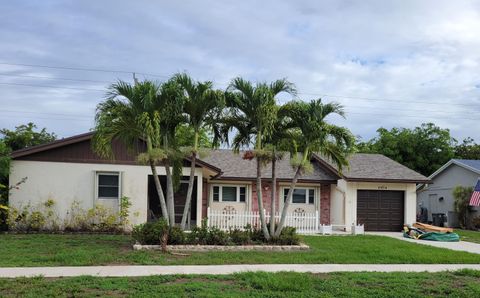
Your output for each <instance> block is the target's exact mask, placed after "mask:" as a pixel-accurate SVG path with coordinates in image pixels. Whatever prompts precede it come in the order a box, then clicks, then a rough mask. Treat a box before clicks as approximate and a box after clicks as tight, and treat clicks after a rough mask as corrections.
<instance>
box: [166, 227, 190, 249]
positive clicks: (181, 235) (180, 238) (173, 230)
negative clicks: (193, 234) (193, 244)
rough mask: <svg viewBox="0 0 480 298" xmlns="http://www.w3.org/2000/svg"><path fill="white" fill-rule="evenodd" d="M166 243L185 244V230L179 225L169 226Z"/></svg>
mask: <svg viewBox="0 0 480 298" xmlns="http://www.w3.org/2000/svg"><path fill="white" fill-rule="evenodd" d="M168 234H169V235H168V243H169V244H173V245H180V244H185V241H186V238H187V237H186V236H185V232H184V231H183V230H182V229H181V228H180V227H170V230H169V232H168Z"/></svg>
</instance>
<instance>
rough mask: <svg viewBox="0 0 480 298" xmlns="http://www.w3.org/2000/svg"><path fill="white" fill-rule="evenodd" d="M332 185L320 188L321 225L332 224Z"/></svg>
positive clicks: (323, 185)
mask: <svg viewBox="0 0 480 298" xmlns="http://www.w3.org/2000/svg"><path fill="white" fill-rule="evenodd" d="M330 191H331V187H330V184H322V185H321V186H320V223H321V224H326V225H328V224H330V195H331V194H330Z"/></svg>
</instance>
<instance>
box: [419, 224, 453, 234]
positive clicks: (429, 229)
mask: <svg viewBox="0 0 480 298" xmlns="http://www.w3.org/2000/svg"><path fill="white" fill-rule="evenodd" d="M413 226H414V227H415V228H417V229H420V230H424V231H426V232H439V233H453V229H452V228H442V227H437V226H432V225H427V224H424V223H420V222H416V223H414V224H413Z"/></svg>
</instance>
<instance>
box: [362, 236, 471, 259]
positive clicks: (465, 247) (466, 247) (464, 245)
mask: <svg viewBox="0 0 480 298" xmlns="http://www.w3.org/2000/svg"><path fill="white" fill-rule="evenodd" d="M365 234H367V235H378V236H386V237H391V238H395V239H399V240H403V241H408V242H412V243H416V244H421V245H430V246H435V247H440V248H447V249H452V250H458V251H466V252H471V253H475V254H480V244H478V243H473V242H466V241H459V242H440V241H428V240H414V239H410V238H405V237H403V234H402V233H399V232H366V233H365Z"/></svg>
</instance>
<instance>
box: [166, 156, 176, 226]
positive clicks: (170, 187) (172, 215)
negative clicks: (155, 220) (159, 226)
mask: <svg viewBox="0 0 480 298" xmlns="http://www.w3.org/2000/svg"><path fill="white" fill-rule="evenodd" d="M165 172H166V174H167V210H168V215H169V221H170V226H171V227H173V226H174V225H175V201H174V197H173V179H172V171H171V169H170V162H169V161H168V160H165Z"/></svg>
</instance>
